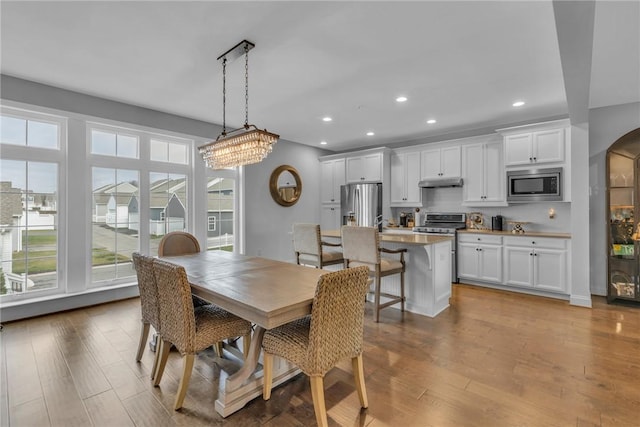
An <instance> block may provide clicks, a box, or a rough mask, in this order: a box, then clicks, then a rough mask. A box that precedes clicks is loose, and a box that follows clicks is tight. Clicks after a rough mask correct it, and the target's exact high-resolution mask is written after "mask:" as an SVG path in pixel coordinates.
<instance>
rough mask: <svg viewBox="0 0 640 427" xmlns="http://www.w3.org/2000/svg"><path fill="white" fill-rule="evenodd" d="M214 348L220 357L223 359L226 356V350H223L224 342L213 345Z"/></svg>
mask: <svg viewBox="0 0 640 427" xmlns="http://www.w3.org/2000/svg"><path fill="white" fill-rule="evenodd" d="M213 347H214V348H215V349H216V355H217V356H218V357H222V356H223V354H224V350H223V348H224V344H223V343H222V341H218V342H217V343H215V344H214V345H213Z"/></svg>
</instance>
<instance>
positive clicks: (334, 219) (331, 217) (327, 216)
mask: <svg viewBox="0 0 640 427" xmlns="http://www.w3.org/2000/svg"><path fill="white" fill-rule="evenodd" d="M340 225H341V224H340V206H339V205H322V207H321V210H320V228H321V229H322V230H339V229H340Z"/></svg>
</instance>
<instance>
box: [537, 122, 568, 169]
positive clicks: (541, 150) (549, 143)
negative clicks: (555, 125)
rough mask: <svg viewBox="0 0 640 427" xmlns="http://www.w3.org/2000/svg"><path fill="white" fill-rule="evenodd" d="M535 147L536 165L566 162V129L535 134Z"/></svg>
mask: <svg viewBox="0 0 640 427" xmlns="http://www.w3.org/2000/svg"><path fill="white" fill-rule="evenodd" d="M533 147H534V151H533V161H534V162H535V163H551V162H562V161H564V129H552V130H545V131H540V132H534V134H533Z"/></svg>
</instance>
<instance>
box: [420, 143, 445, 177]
mask: <svg viewBox="0 0 640 427" xmlns="http://www.w3.org/2000/svg"><path fill="white" fill-rule="evenodd" d="M420 157H421V160H422V162H421V163H422V166H421V173H420V178H421V179H433V178H440V177H441V175H440V173H441V168H440V149H439V148H435V149H432V150H424V151H423V152H422V153H421V155H420Z"/></svg>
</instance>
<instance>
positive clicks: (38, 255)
mask: <svg viewBox="0 0 640 427" xmlns="http://www.w3.org/2000/svg"><path fill="white" fill-rule="evenodd" d="M56 254H57V252H56V251H29V274H38V273H49V272H52V271H56V267H57V264H56V262H57V258H56ZM117 260H118V262H119V263H121V262H127V261H129V258H127V257H126V256H124V255H117ZM115 261H116V254H115V253H114V252H111V251H107V250H106V249H94V250H93V257H92V260H91V262H92V264H91V265H93V266H97V265H109V264H115ZM25 271H26V266H25V253H24V252H22V251H20V252H14V253H13V272H14V273H16V274H22V273H25Z"/></svg>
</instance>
